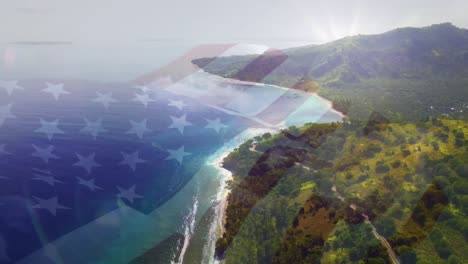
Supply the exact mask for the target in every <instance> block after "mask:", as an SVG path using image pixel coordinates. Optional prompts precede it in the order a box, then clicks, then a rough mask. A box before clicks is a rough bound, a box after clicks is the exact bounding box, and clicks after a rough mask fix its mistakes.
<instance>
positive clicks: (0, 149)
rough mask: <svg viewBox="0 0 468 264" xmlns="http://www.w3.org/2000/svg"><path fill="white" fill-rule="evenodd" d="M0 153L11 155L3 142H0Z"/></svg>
mask: <svg viewBox="0 0 468 264" xmlns="http://www.w3.org/2000/svg"><path fill="white" fill-rule="evenodd" d="M1 155H11V153H10V152H8V151H6V150H5V144H0V156H1Z"/></svg>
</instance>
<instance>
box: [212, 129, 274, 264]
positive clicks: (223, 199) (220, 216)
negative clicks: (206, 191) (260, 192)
mask: <svg viewBox="0 0 468 264" xmlns="http://www.w3.org/2000/svg"><path fill="white" fill-rule="evenodd" d="M267 132H269V133H272V134H273V133H277V131H276V130H274V129H268V128H248V129H246V130H244V131H243V132H241V133H240V134H239V135H238V136H236V137H235V138H234V139H232V141H231V142H229V143H228V144H226V146H225V147H223V148H222V149H220V150H219V152H218V153H215V154H214V155H213V159H212V160H211V161H210V162H209V165H211V166H213V167H214V168H215V169H216V170H218V172H219V173H220V174H221V177H220V185H219V189H218V192H217V195H216V197H215V203H216V205H215V207H214V208H215V210H214V211H215V213H214V219H213V222H212V224H211V227H210V234H208V236H209V237H210V239H209V240H210V241H209V243H208V244H207V245H206V247H205V249H204V251H205V257H206V260H207V261H208V259H209V263H220V261H219V260H217V259H215V258H214V253H215V245H216V241H217V240H218V238H220V237H222V235H223V233H224V232H225V227H224V224H225V223H226V209H227V207H228V200H227V198H228V196H229V193H230V190H229V189H228V188H227V183H228V181H230V180H233V175H232V173H231V171H229V170H227V169H225V168H224V167H223V161H224V158H226V157H227V156H228V155H229V154H231V152H232V151H234V149H236V148H238V147H239V146H240V145H241V144H243V143H244V142H245V141H247V140H249V139H251V138H253V137H255V136H258V135H263V134H264V133H267Z"/></svg>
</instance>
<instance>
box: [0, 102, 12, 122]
mask: <svg viewBox="0 0 468 264" xmlns="http://www.w3.org/2000/svg"><path fill="white" fill-rule="evenodd" d="M12 106H13V104H12V103H10V104H7V105H3V106H0V126H2V125H3V123H4V122H5V120H7V118H16V117H15V116H14V115H13V114H12V113H11V107H12Z"/></svg>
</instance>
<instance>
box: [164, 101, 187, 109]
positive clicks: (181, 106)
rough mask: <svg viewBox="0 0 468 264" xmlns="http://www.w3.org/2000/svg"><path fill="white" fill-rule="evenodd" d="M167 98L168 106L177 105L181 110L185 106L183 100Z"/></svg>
mask: <svg viewBox="0 0 468 264" xmlns="http://www.w3.org/2000/svg"><path fill="white" fill-rule="evenodd" d="M168 100H169V102H170V103H169V104H168V106H174V107H177V109H179V110H182V109H183V108H184V107H185V106H187V105H186V104H185V103H184V101H173V100H171V99H168Z"/></svg>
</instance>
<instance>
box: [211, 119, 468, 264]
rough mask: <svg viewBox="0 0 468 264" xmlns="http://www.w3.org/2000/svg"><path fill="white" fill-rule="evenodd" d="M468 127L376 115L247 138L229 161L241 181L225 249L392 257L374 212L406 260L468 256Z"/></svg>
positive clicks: (250, 253)
mask: <svg viewBox="0 0 468 264" xmlns="http://www.w3.org/2000/svg"><path fill="white" fill-rule="evenodd" d="M467 133H468V123H467V122H466V121H464V120H460V119H448V118H430V119H428V120H427V121H424V122H408V123H392V122H389V121H388V120H386V119H384V118H380V117H378V115H375V117H374V118H373V119H372V120H370V121H369V122H366V123H361V122H356V121H354V122H351V123H343V124H308V125H306V126H304V127H301V128H296V127H291V128H290V129H288V130H285V131H283V132H282V133H279V134H277V135H271V134H268V135H264V136H263V137H258V138H256V139H254V140H250V141H247V142H246V143H244V144H243V145H242V146H241V147H239V148H238V149H236V150H235V151H234V152H232V153H231V154H230V155H229V156H228V157H227V158H226V159H225V162H224V166H225V167H226V168H228V169H230V170H231V171H232V172H233V175H234V179H233V181H232V182H231V183H230V186H231V194H230V195H229V197H228V207H227V210H226V215H227V219H226V225H225V228H226V232H225V234H223V237H222V238H220V239H219V240H218V243H217V252H216V253H217V256H218V257H224V258H225V262H226V263H317V262H322V263H390V260H389V255H388V253H387V251H386V248H385V246H383V244H382V241H380V240H379V239H377V238H376V237H375V236H374V234H373V233H372V228H371V226H370V225H369V224H367V223H366V222H365V221H364V216H366V217H369V220H370V221H371V222H372V224H373V225H374V227H375V228H376V229H377V232H378V233H379V234H380V235H381V236H383V237H385V238H386V239H387V241H388V242H389V243H390V245H391V248H392V249H393V250H394V252H395V253H396V254H397V255H398V257H399V258H400V260H401V261H402V263H416V262H417V263H465V262H468V253H467V252H468V243H467V239H468V221H467V220H466V219H468V218H467V217H466V216H467V213H468V199H467V198H466V197H468V191H467V190H468V166H467V165H466V164H468V155H467V153H468V152H467V147H468V141H467V140H466V139H465V135H466V134H467ZM441 135H442V136H441ZM434 143H436V145H437V148H434V145H435V144H434ZM461 143H463V145H460V144H461Z"/></svg>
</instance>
